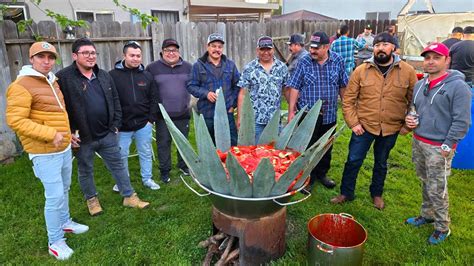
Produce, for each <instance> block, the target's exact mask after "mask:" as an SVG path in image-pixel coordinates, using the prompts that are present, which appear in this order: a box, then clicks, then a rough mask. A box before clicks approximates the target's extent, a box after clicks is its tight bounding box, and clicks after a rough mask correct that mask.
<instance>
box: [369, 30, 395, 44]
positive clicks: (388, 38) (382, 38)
mask: <svg viewBox="0 0 474 266" xmlns="http://www.w3.org/2000/svg"><path fill="white" fill-rule="evenodd" d="M379 42H389V43H391V44H393V45H395V40H394V39H393V36H392V35H390V34H389V33H388V32H382V33H379V34H377V36H375V38H374V42H373V45H376V44H377V43H379Z"/></svg>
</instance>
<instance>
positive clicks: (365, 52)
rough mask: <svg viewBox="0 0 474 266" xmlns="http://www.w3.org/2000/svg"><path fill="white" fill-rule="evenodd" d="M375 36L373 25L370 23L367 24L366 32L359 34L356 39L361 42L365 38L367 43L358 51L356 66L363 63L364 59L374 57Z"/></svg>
mask: <svg viewBox="0 0 474 266" xmlns="http://www.w3.org/2000/svg"><path fill="white" fill-rule="evenodd" d="M374 37H375V35H374V34H372V26H371V25H370V24H367V25H366V26H365V28H364V32H363V33H361V34H359V36H357V39H356V41H357V42H359V43H361V42H362V40H365V45H364V47H363V48H362V49H361V50H359V52H358V53H357V60H356V61H357V62H356V66H358V65H360V64H362V62H364V60H367V59H369V58H371V57H372V54H373V51H374V45H373V44H372V43H373V42H374Z"/></svg>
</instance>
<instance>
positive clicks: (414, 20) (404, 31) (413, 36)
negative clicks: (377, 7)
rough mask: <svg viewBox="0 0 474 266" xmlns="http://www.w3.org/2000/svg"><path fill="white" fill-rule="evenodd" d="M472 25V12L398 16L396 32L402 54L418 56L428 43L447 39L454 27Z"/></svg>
mask: <svg viewBox="0 0 474 266" xmlns="http://www.w3.org/2000/svg"><path fill="white" fill-rule="evenodd" d="M473 25H474V12H465V13H440V14H418V15H406V16H399V17H398V32H399V37H400V46H401V47H400V48H401V49H402V54H403V55H405V56H419V55H420V53H421V51H422V50H423V47H425V46H426V45H427V44H428V43H430V42H435V41H436V42H441V41H444V40H445V39H447V38H449V34H450V33H451V31H452V30H453V28H454V27H457V26H459V27H462V28H464V27H466V26H473Z"/></svg>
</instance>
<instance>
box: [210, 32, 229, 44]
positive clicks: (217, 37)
mask: <svg viewBox="0 0 474 266" xmlns="http://www.w3.org/2000/svg"><path fill="white" fill-rule="evenodd" d="M216 41H217V42H221V43H222V44H224V43H225V42H224V37H222V35H221V34H220V33H218V32H214V33H211V34H210V35H209V36H208V37H207V44H210V43H211V42H216Z"/></svg>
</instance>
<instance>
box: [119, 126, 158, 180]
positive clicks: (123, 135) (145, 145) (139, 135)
mask: <svg viewBox="0 0 474 266" xmlns="http://www.w3.org/2000/svg"><path fill="white" fill-rule="evenodd" d="M152 128H153V125H152V124H150V123H147V124H146V125H145V126H144V127H142V128H140V129H139V130H137V131H129V132H119V146H120V155H121V156H122V160H123V164H124V165H125V168H126V169H127V173H128V175H129V176H130V172H129V170H128V155H129V153H130V144H131V143H132V139H135V146H136V148H137V152H138V159H139V161H140V174H141V176H142V181H143V182H145V181H147V180H150V179H151V177H152V172H151V171H152V165H153V161H152V150H151V149H152V146H151V140H152Z"/></svg>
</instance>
